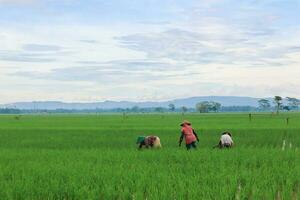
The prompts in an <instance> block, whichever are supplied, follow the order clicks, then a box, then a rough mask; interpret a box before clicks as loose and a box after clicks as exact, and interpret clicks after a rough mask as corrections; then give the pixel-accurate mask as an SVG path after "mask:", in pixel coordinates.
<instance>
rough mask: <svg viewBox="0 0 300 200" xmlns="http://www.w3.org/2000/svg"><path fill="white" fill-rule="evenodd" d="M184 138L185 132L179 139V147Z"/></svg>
mask: <svg viewBox="0 0 300 200" xmlns="http://www.w3.org/2000/svg"><path fill="white" fill-rule="evenodd" d="M183 136H184V134H183V132H181V136H180V138H179V146H181V143H182V140H183Z"/></svg>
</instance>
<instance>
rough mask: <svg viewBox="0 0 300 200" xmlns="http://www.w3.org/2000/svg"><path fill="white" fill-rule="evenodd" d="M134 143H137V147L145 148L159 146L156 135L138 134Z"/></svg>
mask: <svg viewBox="0 0 300 200" xmlns="http://www.w3.org/2000/svg"><path fill="white" fill-rule="evenodd" d="M136 143H137V144H138V145H139V149H141V148H143V147H145V148H149V147H151V148H161V144H160V139H159V137H157V136H154V135H150V136H139V137H138V138H137V141H136Z"/></svg>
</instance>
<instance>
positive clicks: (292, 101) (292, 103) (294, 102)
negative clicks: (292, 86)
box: [286, 97, 300, 111]
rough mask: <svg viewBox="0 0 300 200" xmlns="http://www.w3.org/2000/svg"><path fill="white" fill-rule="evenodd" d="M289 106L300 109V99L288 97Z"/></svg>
mask: <svg viewBox="0 0 300 200" xmlns="http://www.w3.org/2000/svg"><path fill="white" fill-rule="evenodd" d="M286 100H287V102H288V106H289V108H290V109H291V110H297V111H298V110H299V105H300V100H299V99H297V98H293V97H286Z"/></svg>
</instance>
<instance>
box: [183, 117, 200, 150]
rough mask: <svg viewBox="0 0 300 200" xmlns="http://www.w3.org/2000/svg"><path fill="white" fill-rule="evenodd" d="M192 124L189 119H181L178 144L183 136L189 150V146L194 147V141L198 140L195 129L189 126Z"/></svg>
mask: <svg viewBox="0 0 300 200" xmlns="http://www.w3.org/2000/svg"><path fill="white" fill-rule="evenodd" d="M191 125H192V124H191V123H190V122H189V121H186V120H185V121H183V122H182V123H181V124H180V126H181V127H182V129H181V136H180V139H179V146H181V143H182V140H183V138H185V143H186V148H187V150H190V149H191V148H194V149H196V148H197V146H196V141H198V142H199V138H198V135H197V134H196V132H195V130H194V129H193V128H192V126H191Z"/></svg>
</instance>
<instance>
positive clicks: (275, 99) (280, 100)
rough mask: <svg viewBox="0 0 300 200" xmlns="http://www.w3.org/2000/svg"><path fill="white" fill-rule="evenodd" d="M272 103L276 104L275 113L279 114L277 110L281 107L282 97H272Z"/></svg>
mask: <svg viewBox="0 0 300 200" xmlns="http://www.w3.org/2000/svg"><path fill="white" fill-rule="evenodd" d="M274 102H275V104H276V113H277V115H278V114H279V110H280V108H281V106H282V97H281V96H275V97H274Z"/></svg>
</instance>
